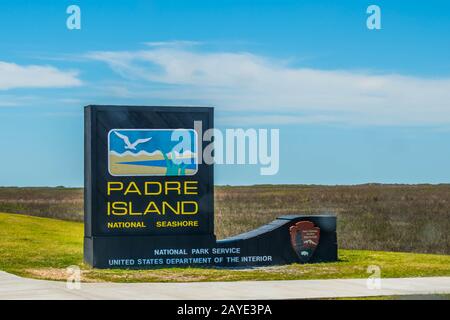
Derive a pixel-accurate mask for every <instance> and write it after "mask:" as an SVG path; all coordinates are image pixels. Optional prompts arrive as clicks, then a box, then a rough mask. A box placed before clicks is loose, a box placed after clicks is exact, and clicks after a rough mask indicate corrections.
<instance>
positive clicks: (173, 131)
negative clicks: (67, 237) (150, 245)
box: [85, 106, 214, 237]
mask: <svg viewBox="0 0 450 320" xmlns="http://www.w3.org/2000/svg"><path fill="white" fill-rule="evenodd" d="M85 120H86V121H85V122H86V127H85V131H86V132H85V139H86V141H85V148H86V150H85V166H86V169H85V175H86V176H85V192H86V194H85V197H86V216H85V224H86V227H85V228H86V230H85V235H86V236H88V237H89V236H119V235H140V236H143V235H178V234H196V235H213V230H214V226H213V222H214V217H213V206H214V204H213V201H214V199H213V190H214V189H213V168H212V165H207V164H205V163H201V162H202V161H201V155H200V156H199V154H200V152H201V151H202V150H203V147H204V146H203V142H202V140H201V139H199V137H198V134H197V132H195V130H194V129H195V128H194V124H195V122H196V123H197V126H200V128H201V129H202V130H203V131H204V130H207V129H209V128H211V127H212V126H213V109H212V108H192V107H190V108H183V107H125V106H88V107H86V108H85Z"/></svg>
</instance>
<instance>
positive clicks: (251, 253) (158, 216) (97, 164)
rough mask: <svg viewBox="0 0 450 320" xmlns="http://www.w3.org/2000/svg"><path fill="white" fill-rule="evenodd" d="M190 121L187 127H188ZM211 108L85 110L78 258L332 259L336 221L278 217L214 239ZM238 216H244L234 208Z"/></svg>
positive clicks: (130, 263) (133, 264)
mask: <svg viewBox="0 0 450 320" xmlns="http://www.w3.org/2000/svg"><path fill="white" fill-rule="evenodd" d="M194 122H195V123H196V126H194ZM199 123H200V124H201V127H200V129H201V132H205V131H207V130H208V129H212V128H213V127H214V126H213V109H212V108H199V107H135V106H88V107H86V108H85V237H84V259H85V261H86V262H87V263H88V264H90V265H92V266H94V267H98V268H152V267H161V266H178V267H180V266H225V267H226V266H229V267H233V266H262V265H275V264H286V263H294V262H297V263H305V262H325V261H335V260H337V243H336V218H335V217H334V216H330V215H313V216H300V215H298V216H284V217H279V218H278V219H276V220H275V221H273V222H271V223H269V224H267V225H265V226H262V227H261V228H259V229H256V230H253V231H250V232H247V233H244V234H241V235H238V236H235V237H231V238H228V239H224V240H219V241H217V240H216V237H215V235H214V197H213V193H214V182H213V173H214V172H213V165H212V164H206V163H204V162H202V161H201V159H202V157H201V155H202V153H203V150H204V149H205V148H206V147H207V146H209V145H211V141H204V140H203V139H202V138H203V137H202V136H201V132H200V130H199V132H197V131H196V130H198V129H199V128H198V124H199ZM242 214H245V212H243V213H242Z"/></svg>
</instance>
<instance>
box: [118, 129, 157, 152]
mask: <svg viewBox="0 0 450 320" xmlns="http://www.w3.org/2000/svg"><path fill="white" fill-rule="evenodd" d="M114 133H115V134H116V136H118V137H119V138H120V139H122V140H123V142H125V149H128V150H136V146H137V145H138V144H141V143H145V142H148V141H150V140H151V139H152V138H145V139H137V140H136V141H135V142H133V143H131V142H130V139H129V138H128V137H127V136H126V135H124V134H121V133H118V132H117V131H114Z"/></svg>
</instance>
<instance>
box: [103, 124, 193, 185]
mask: <svg viewBox="0 0 450 320" xmlns="http://www.w3.org/2000/svg"><path fill="white" fill-rule="evenodd" d="M197 150H198V148H197V133H196V132H195V130H193V129H112V130H111V131H109V134H108V170H109V173H110V174H111V175H113V176H191V175H194V174H196V173H197V170H198V160H197V159H198V157H197Z"/></svg>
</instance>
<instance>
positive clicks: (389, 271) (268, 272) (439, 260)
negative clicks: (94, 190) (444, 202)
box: [0, 213, 450, 282]
mask: <svg viewBox="0 0 450 320" xmlns="http://www.w3.org/2000/svg"><path fill="white" fill-rule="evenodd" d="M0 239H1V240H0V241H1V245H0V270H4V271H7V272H11V273H14V274H17V275H21V276H26V277H33V278H41V279H55V280H65V279H66V268H67V267H68V266H70V265H78V266H80V267H81V268H82V270H83V273H82V279H83V281H115V282H156V281H158V282H175V281H177V282H189V281H236V280H291V279H332V278H366V277H367V276H368V274H367V272H366V270H367V267H368V266H369V265H377V266H379V267H380V268H381V276H382V277H385V278H387V277H424V276H450V256H448V255H431V254H413V253H397V252H382V251H365V250H339V259H340V261H339V262H335V263H322V264H305V265H301V264H293V265H288V266H279V267H265V268H253V269H215V268H208V269H205V268H185V269H181V268H164V269H154V270H96V269H92V268H90V267H89V266H86V265H84V264H83V262H82V260H83V224H82V223H78V222H69V221H61V220H54V219H48V218H39V217H30V216H23V215H16V214H6V213H0Z"/></svg>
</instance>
